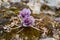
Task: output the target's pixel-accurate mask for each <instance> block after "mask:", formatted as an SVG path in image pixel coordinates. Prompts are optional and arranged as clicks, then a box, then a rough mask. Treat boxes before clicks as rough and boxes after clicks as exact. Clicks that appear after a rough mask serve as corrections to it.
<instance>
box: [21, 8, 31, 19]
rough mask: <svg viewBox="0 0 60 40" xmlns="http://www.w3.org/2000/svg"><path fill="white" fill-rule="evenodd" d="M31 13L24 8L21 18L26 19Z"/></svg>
mask: <svg viewBox="0 0 60 40" xmlns="http://www.w3.org/2000/svg"><path fill="white" fill-rule="evenodd" d="M30 14H31V11H30V9H27V8H24V9H23V10H22V11H20V17H22V18H25V16H27V17H28V16H30Z"/></svg>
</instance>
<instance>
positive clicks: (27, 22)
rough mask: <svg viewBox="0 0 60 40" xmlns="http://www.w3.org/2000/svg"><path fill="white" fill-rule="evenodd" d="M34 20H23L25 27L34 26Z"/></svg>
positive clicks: (31, 18)
mask: <svg viewBox="0 0 60 40" xmlns="http://www.w3.org/2000/svg"><path fill="white" fill-rule="evenodd" d="M34 21H35V20H34V18H33V17H32V16H29V17H25V18H24V19H23V26H31V25H34Z"/></svg>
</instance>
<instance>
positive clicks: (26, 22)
mask: <svg viewBox="0 0 60 40" xmlns="http://www.w3.org/2000/svg"><path fill="white" fill-rule="evenodd" d="M30 14H31V11H30V9H28V8H24V9H23V10H22V11H20V14H19V15H20V17H21V18H22V24H23V26H31V25H34V18H33V16H30Z"/></svg>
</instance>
